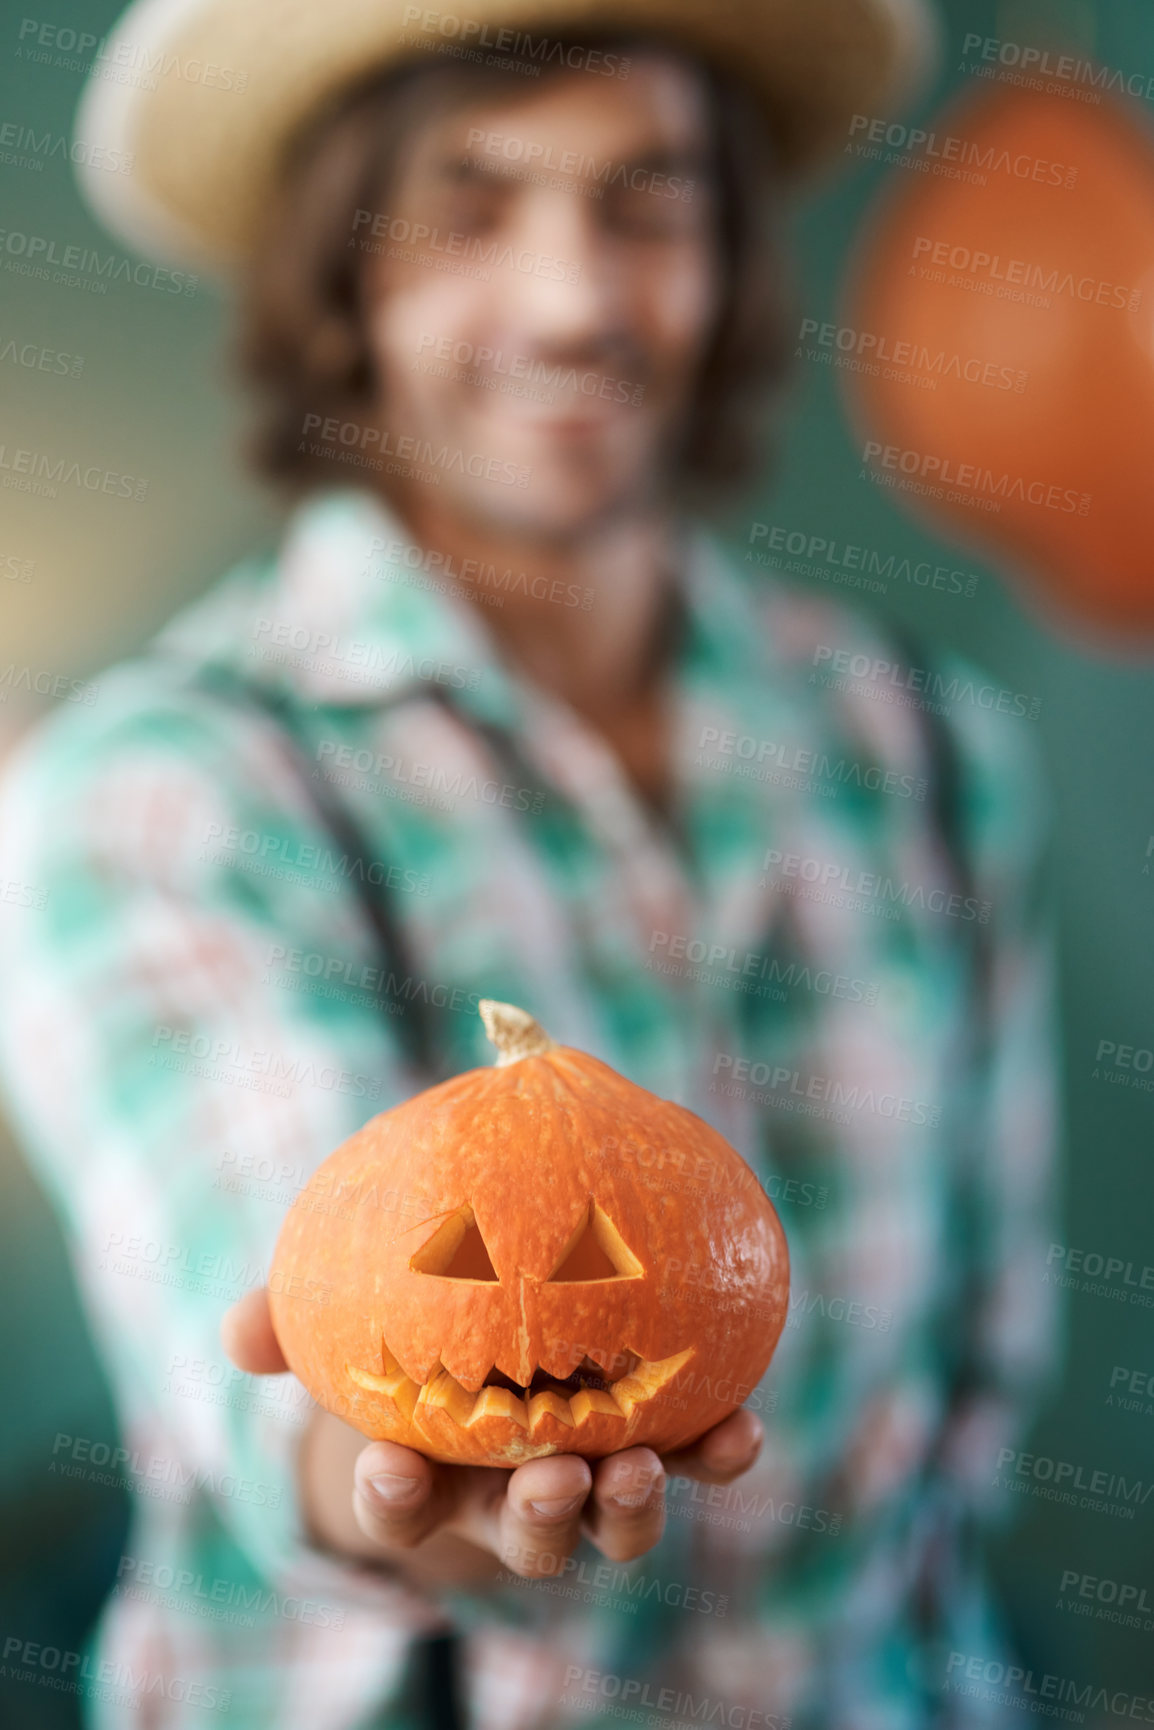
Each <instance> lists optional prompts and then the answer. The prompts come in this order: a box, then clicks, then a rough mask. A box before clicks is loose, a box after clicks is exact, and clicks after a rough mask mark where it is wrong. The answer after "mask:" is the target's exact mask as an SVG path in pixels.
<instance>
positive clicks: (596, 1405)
mask: <svg viewBox="0 0 1154 1730" xmlns="http://www.w3.org/2000/svg"><path fill="white" fill-rule="evenodd" d="M569 1410H570V1411H571V1412H572V1414H573V1422H574V1423H575V1424H583V1423H584V1422H585V1421H586V1419H587V1418H588V1417H589V1416H590V1415H591V1413H593V1412H604V1413H605V1414H606V1416H607V1417H612V1418H619V1417H620V1416H621V1407H620V1406H619V1405H618V1404H617V1401H616V1400H615V1399H614V1398H613V1395H612V1394H611V1393H608V1392H607V1391H606V1390H605V1389H604V1388H582V1389H581V1391H580V1393H576V1394H574V1395H573V1398H572V1399H571V1400H570V1401H569Z"/></svg>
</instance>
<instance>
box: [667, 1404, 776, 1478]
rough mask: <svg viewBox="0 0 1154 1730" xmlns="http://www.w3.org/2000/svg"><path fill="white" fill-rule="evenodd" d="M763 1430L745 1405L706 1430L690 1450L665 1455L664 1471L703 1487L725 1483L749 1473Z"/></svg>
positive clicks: (759, 1445)
mask: <svg viewBox="0 0 1154 1730" xmlns="http://www.w3.org/2000/svg"><path fill="white" fill-rule="evenodd" d="M764 1437H765V1428H764V1425H763V1424H762V1421H761V1419H760V1418H759V1417H756V1416H755V1415H754V1413H753V1412H751V1411H750V1410H749V1408H748V1407H747V1406H739V1407H738V1409H737V1410H736V1411H735V1412H730V1414H729V1416H728V1417H727V1418H723V1419H722V1421H721V1422H720V1423H719V1424H715V1425H714V1427H713V1429H711V1430H706V1432H705V1434H704V1435H703V1436H702V1437H701V1438H700V1440H699V1441H696V1442H694V1444H693V1446H692V1447H691V1448H682V1449H680V1450H679V1451H678V1452H677V1453H675V1454H666V1455H665V1468H666V1470H667V1471H669V1472H675V1473H677V1474H679V1475H680V1476H682V1477H686V1478H697V1479H699V1480H700V1481H701V1482H702V1483H703V1484H728V1483H732V1481H733V1479H734V1478H739V1477H740V1476H741V1474H742V1472H748V1470H749V1468H750V1466H752V1464H753V1462H754V1461H755V1460H756V1458H757V1456H758V1454H759V1453H760V1452H761V1444H762V1441H763V1440H764Z"/></svg>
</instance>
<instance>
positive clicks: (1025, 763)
mask: <svg viewBox="0 0 1154 1730" xmlns="http://www.w3.org/2000/svg"><path fill="white" fill-rule="evenodd" d="M1029 728H1030V723H1029V720H1028V719H1026V718H1025V717H1019V716H1016V715H1015V716H1006V715H1001V714H986V713H983V712H981V711H979V712H977V714H975V715H973V716H972V717H971V718H970V719H968V720H967V723H966V725H965V726H964V727H961V726H959V727H958V729H957V748H958V752H959V787H958V794H959V807H960V813H961V829H962V836H961V840H962V846H963V848H964V850H965V852H966V854H967V857H968V861H969V867H970V870H971V872H972V887H973V892H974V894H975V896H976V898H977V900H978V903H979V906H980V908H982V910H983V914H985V913H987V912H988V919H983V922H982V924H981V925H980V927H979V929H980V931H981V934H982V936H983V938H984V943H982V945H981V946H980V947H981V959H980V962H979V968H980V983H979V994H978V996H977V997H976V999H975V1001H976V1002H977V1003H978V1004H981V1003H983V1002H984V1004H985V1009H984V1012H983V1011H982V1010H981V1009H979V1010H978V1011H977V1012H976V1013H975V1016H974V1025H973V1029H972V1031H973V1034H974V1037H975V1042H976V1048H977V1049H976V1054H975V1056H976V1060H975V1062H974V1064H973V1067H972V1071H971V1077H970V1081H969V1084H968V1088H967V1090H966V1096H965V1097H964V1100H963V1122H964V1145H963V1147H962V1149H961V1160H960V1170H959V1174H958V1189H959V1213H960V1217H959V1220H958V1232H959V1238H960V1241H961V1244H962V1245H963V1246H964V1248H963V1251H962V1254H961V1256H960V1258H959V1259H960V1265H961V1266H962V1267H963V1268H964V1270H965V1285H964V1289H963V1291H962V1294H961V1304H962V1307H963V1317H962V1319H963V1326H964V1341H963V1347H964V1349H963V1367H962V1373H961V1375H960V1377H959V1383H958V1388H957V1394H956V1398H955V1401H954V1405H953V1409H952V1412H951V1414H950V1417H949V1420H948V1422H947V1425H946V1428H945V1432H944V1435H943V1445H942V1450H941V1461H942V1465H943V1468H944V1472H945V1477H946V1483H947V1485H948V1486H949V1489H950V1491H951V1493H952V1494H953V1495H954V1496H956V1497H957V1498H958V1499H959V1501H960V1502H961V1504H962V1505H963V1506H965V1507H969V1508H970V1509H971V1510H972V1511H979V1510H980V1511H981V1512H982V1513H983V1515H984V1516H985V1517H987V1518H991V1519H996V1518H997V1517H998V1516H999V1514H1000V1513H1001V1512H1004V1510H1005V1507H1006V1498H1004V1497H1002V1496H1000V1495H998V1494H997V1493H996V1490H995V1489H994V1487H993V1486H994V1480H995V1478H996V1475H997V1471H998V1467H999V1456H1000V1452H1001V1450H1004V1449H1009V1448H1017V1447H1020V1446H1021V1445H1022V1442H1023V1439H1024V1433H1025V1430H1026V1428H1027V1426H1028V1424H1029V1423H1030V1421H1031V1420H1032V1419H1033V1418H1034V1416H1036V1414H1037V1411H1038V1409H1039V1406H1040V1403H1041V1400H1042V1397H1043V1395H1044V1394H1045V1392H1046V1390H1047V1388H1048V1386H1049V1385H1050V1384H1051V1383H1052V1380H1053V1378H1054V1375H1055V1372H1056V1369H1057V1367H1058V1363H1059V1359H1060V1351H1061V1345H1062V1338H1061V1336H1062V1327H1061V1316H1060V1312H1059V1309H1058V1306H1057V1302H1056V1297H1057V1294H1056V1291H1055V1288H1054V1287H1053V1285H1052V1284H1049V1283H1048V1282H1047V1280H1046V1277H1045V1269H1046V1250H1047V1246H1048V1245H1049V1243H1050V1242H1052V1241H1053V1239H1054V1236H1055V1235H1056V1221H1057V1219H1058V1215H1059V1201H1060V1168H1059V1159H1058V1155H1059V1150H1060V1130H1059V1082H1058V1075H1059V1068H1058V1065H1059V1052H1060V1034H1059V1025H1058V1010H1057V978H1056V975H1057V968H1056V959H1055V951H1054V930H1055V921H1054V909H1053V905H1052V900H1053V897H1052V891H1051V886H1050V882H1049V871H1048V843H1049V828H1050V821H1049V800H1048V796H1047V793H1046V782H1045V775H1044V770H1043V767H1042V764H1041V761H1040V753H1039V751H1038V749H1037V747H1036V745H1035V743H1034V741H1033V739H1032V738H1031V737H1030V736H1029ZM980 917H982V916H981V915H980ZM1002 1457H1004V1456H1002Z"/></svg>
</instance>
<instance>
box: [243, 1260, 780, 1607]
mask: <svg viewBox="0 0 1154 1730" xmlns="http://www.w3.org/2000/svg"><path fill="white" fill-rule="evenodd" d="M221 1338H222V1341H223V1343H224V1349H225V1351H226V1352H227V1353H228V1355H229V1357H230V1358H231V1359H232V1361H233V1363H234V1364H236V1366H237V1368H238V1369H242V1370H246V1371H248V1372H249V1373H250V1374H252V1375H278V1374H283V1373H284V1372H285V1371H286V1370H287V1369H288V1365H287V1364H286V1363H285V1360H284V1357H283V1355H282V1353H281V1349H280V1346H279V1345H278V1344H277V1338H276V1334H275V1333H274V1332H273V1326H272V1318H271V1316H270V1314H269V1307H268V1294H267V1292H266V1291H264V1290H263V1289H262V1290H259V1291H252V1292H249V1293H247V1294H246V1296H245V1297H243V1298H242V1299H241V1300H240V1302H239V1303H236V1304H234V1305H233V1306H232V1308H231V1309H230V1310H229V1311H228V1313H227V1314H226V1316H225V1317H224V1320H223V1322H222V1324H221ZM762 1434H763V1432H762V1426H761V1422H760V1420H759V1419H758V1418H757V1417H755V1416H754V1414H753V1413H752V1412H750V1411H747V1410H746V1409H745V1408H744V1407H743V1408H741V1409H740V1410H738V1411H736V1412H733V1413H731V1414H730V1416H729V1417H728V1418H726V1419H725V1420H724V1421H723V1422H722V1423H720V1424H718V1425H717V1426H716V1427H715V1428H714V1429H712V1430H709V1431H707V1433H706V1434H705V1435H704V1436H702V1438H701V1439H700V1441H698V1442H696V1443H694V1445H693V1446H692V1447H691V1448H686V1449H683V1450H682V1451H680V1452H679V1453H676V1454H667V1455H666V1456H665V1458H664V1460H662V1459H660V1458H659V1457H658V1456H657V1454H655V1453H654V1451H653V1449H652V1448H626V1449H624V1450H623V1451H622V1452H621V1453H618V1454H610V1455H608V1456H607V1457H606V1458H605V1459H603V1460H597V1461H595V1462H594V1463H593V1464H592V1465H590V1464H589V1462H588V1461H586V1460H583V1459H581V1458H580V1456H579V1455H577V1454H552V1455H549V1456H547V1457H546V1458H544V1459H540V1460H530V1461H529V1462H528V1463H527V1464H526V1465H524V1466H518V1467H517V1468H516V1470H515V1471H505V1470H501V1469H499V1468H496V1467H489V1466H446V1465H440V1464H438V1463H437V1462H435V1461H433V1460H428V1459H426V1458H425V1456H424V1455H423V1454H419V1453H417V1452H415V1450H414V1449H412V1448H405V1447H401V1446H400V1445H399V1444H398V1443H396V1442H369V1443H368V1444H367V1445H366V1443H365V1439H364V1437H363V1436H362V1435H360V1433H359V1432H358V1431H356V1430H354V1429H352V1428H350V1426H349V1425H348V1424H345V1423H342V1422H341V1420H340V1419H339V1418H335V1417H333V1416H331V1414H329V1413H328V1412H323V1411H320V1410H319V1409H318V1410H317V1411H316V1412H315V1413H314V1414H313V1418H312V1420H311V1422H310V1427H309V1430H308V1432H307V1433H306V1436H305V1439H304V1442H303V1444H302V1448H301V1477H302V1483H301V1491H302V1499H303V1502H304V1507H305V1512H306V1516H307V1518H308V1519H309V1522H310V1524H311V1525H312V1527H313V1530H314V1532H315V1534H316V1536H317V1537H318V1538H319V1539H320V1540H321V1541H322V1542H324V1543H325V1544H327V1545H328V1546H329V1547H330V1548H332V1549H335V1550H337V1551H339V1552H340V1553H342V1554H344V1555H347V1556H351V1557H355V1558H356V1559H358V1560H362V1561H377V1562H382V1561H387V1562H391V1563H392V1564H393V1565H394V1566H397V1567H400V1568H402V1570H403V1571H404V1572H406V1573H407V1574H409V1575H411V1576H412V1577H414V1578H415V1579H417V1580H419V1581H420V1582H422V1583H424V1584H429V1585H432V1584H436V1583H452V1584H467V1583H475V1582H477V1581H478V1580H483V1579H491V1578H493V1577H494V1575H495V1574H496V1573H497V1571H498V1566H497V1565H500V1566H504V1567H505V1568H508V1569H509V1570H510V1571H511V1572H512V1573H514V1574H519V1575H521V1576H522V1577H523V1578H524V1579H537V1578H541V1577H545V1576H548V1575H551V1574H555V1573H557V1572H558V1570H559V1569H560V1567H561V1565H562V1563H563V1561H564V1560H565V1558H566V1557H567V1556H569V1555H571V1554H572V1552H573V1550H574V1549H575V1548H576V1546H577V1543H578V1541H579V1539H580V1538H581V1537H582V1536H583V1535H584V1536H586V1537H588V1538H589V1539H590V1541H591V1542H592V1543H593V1544H595V1545H596V1547H597V1549H599V1550H600V1551H601V1553H602V1555H604V1556H607V1557H608V1558H609V1560H610V1561H613V1562H629V1561H632V1560H633V1559H634V1557H636V1556H641V1555H644V1553H645V1552H646V1550H651V1549H652V1548H653V1546H654V1544H656V1543H657V1541H658V1539H659V1538H660V1537H661V1533H662V1530H663V1529H664V1525H665V1478H666V1471H667V1470H670V1471H673V1472H676V1473H680V1474H681V1475H682V1476H684V1477H690V1478H697V1479H699V1480H700V1481H701V1482H703V1483H707V1484H728V1483H729V1482H730V1481H731V1480H732V1479H734V1478H736V1477H739V1476H740V1475H741V1473H742V1472H745V1471H748V1470H749V1468H750V1466H752V1464H753V1462H754V1460H756V1458H757V1455H758V1452H759V1450H760V1448H761V1442H762Z"/></svg>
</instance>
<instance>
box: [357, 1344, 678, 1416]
mask: <svg viewBox="0 0 1154 1730" xmlns="http://www.w3.org/2000/svg"><path fill="white" fill-rule="evenodd" d="M692 1355H693V1348H692V1347H690V1348H689V1349H688V1350H686V1351H683V1352H678V1353H677V1354H676V1356H675V1357H671V1358H661V1359H660V1360H657V1361H650V1360H649V1359H647V1358H642V1357H639V1356H638V1354H637V1353H636V1352H623V1353H621V1354H619V1359H618V1361H619V1362H620V1363H621V1364H622V1366H623V1367H622V1368H621V1370H620V1371H619V1372H618V1373H616V1374H615V1375H612V1376H611V1375H610V1374H609V1373H607V1372H606V1371H605V1370H603V1369H601V1368H600V1367H599V1366H598V1365H597V1364H595V1363H593V1362H592V1360H591V1359H589V1358H586V1359H584V1361H583V1362H582V1363H581V1364H579V1365H578V1367H577V1368H576V1369H575V1370H574V1371H573V1373H572V1374H571V1375H569V1376H565V1377H560V1376H554V1375H550V1374H549V1373H548V1371H546V1370H543V1369H541V1368H539V1367H538V1368H537V1369H536V1370H535V1371H534V1372H533V1376H532V1379H531V1381H529V1382H528V1383H521V1382H515V1381H513V1380H511V1378H510V1377H508V1376H506V1375H503V1374H502V1373H501V1371H500V1370H497V1369H491V1370H490V1371H489V1373H488V1375H487V1376H486V1377H485V1379H484V1381H483V1382H482V1384H481V1386H480V1387H479V1388H478V1389H476V1390H475V1391H472V1392H471V1391H470V1390H469V1389H468V1388H465V1387H462V1385H461V1383H460V1382H459V1381H458V1380H457V1379H456V1377H455V1376H452V1375H450V1374H449V1372H448V1370H447V1369H445V1368H444V1367H443V1365H441V1364H438V1365H437V1366H436V1368H435V1369H434V1370H433V1372H432V1374H431V1375H430V1376H429V1379H428V1381H426V1382H417V1381H414V1380H413V1378H412V1376H409V1375H406V1373H405V1371H404V1370H403V1369H402V1368H401V1366H400V1364H399V1362H398V1361H397V1359H396V1358H395V1357H394V1356H393V1354H392V1353H391V1352H390V1351H389V1348H388V1346H387V1345H386V1346H383V1358H384V1370H385V1373H384V1375H370V1374H369V1372H368V1371H367V1370H362V1369H358V1368H357V1366H356V1365H355V1364H346V1365H345V1369H346V1371H347V1373H348V1375H349V1378H350V1380H352V1381H353V1382H355V1383H356V1385H357V1386H358V1387H359V1388H364V1389H365V1390H366V1392H368V1393H379V1394H387V1395H388V1396H389V1398H390V1399H392V1400H395V1402H396V1404H397V1406H398V1407H399V1408H400V1410H401V1411H402V1412H403V1413H404V1415H405V1417H406V1418H407V1419H409V1420H410V1421H411V1420H412V1418H413V1415H414V1413H418V1408H420V1407H422V1406H423V1407H426V1408H429V1407H435V1408H437V1409H438V1410H440V1411H444V1412H445V1413H446V1414H447V1415H448V1416H449V1417H450V1418H452V1420H453V1422H454V1423H456V1424H458V1425H460V1426H461V1427H462V1428H466V1429H467V1428H468V1427H469V1426H470V1425H471V1424H475V1423H477V1422H478V1421H479V1420H480V1419H481V1418H496V1417H501V1418H511V1419H512V1421H513V1422H514V1423H516V1424H520V1426H521V1428H522V1429H524V1430H528V1432H529V1434H530V1435H532V1434H533V1432H534V1430H536V1429H538V1428H539V1427H540V1425H541V1424H542V1422H543V1421H544V1419H545V1418H546V1417H552V1418H554V1419H556V1420H557V1421H558V1422H559V1423H562V1424H567V1425H569V1426H571V1427H573V1428H580V1426H581V1425H582V1424H584V1423H587V1422H588V1421H589V1419H590V1418H591V1417H592V1416H593V1415H594V1413H601V1414H602V1415H603V1416H605V1417H612V1418H620V1419H621V1421H622V1424H623V1425H626V1426H627V1425H628V1424H629V1422H630V1420H631V1419H632V1418H633V1416H634V1415H635V1413H636V1411H637V1409H638V1407H640V1406H644V1405H648V1403H649V1401H650V1400H652V1399H653V1398H655V1396H656V1395H657V1394H659V1393H660V1392H661V1390H662V1388H664V1387H665V1386H666V1385H667V1383H669V1382H670V1381H672V1380H673V1377H674V1376H676V1375H677V1374H678V1372H679V1371H680V1370H681V1369H683V1368H684V1366H685V1364H686V1363H687V1362H688V1361H689V1359H690V1358H691V1357H692ZM615 1369H616V1366H615ZM418 1415H419V1414H418Z"/></svg>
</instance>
